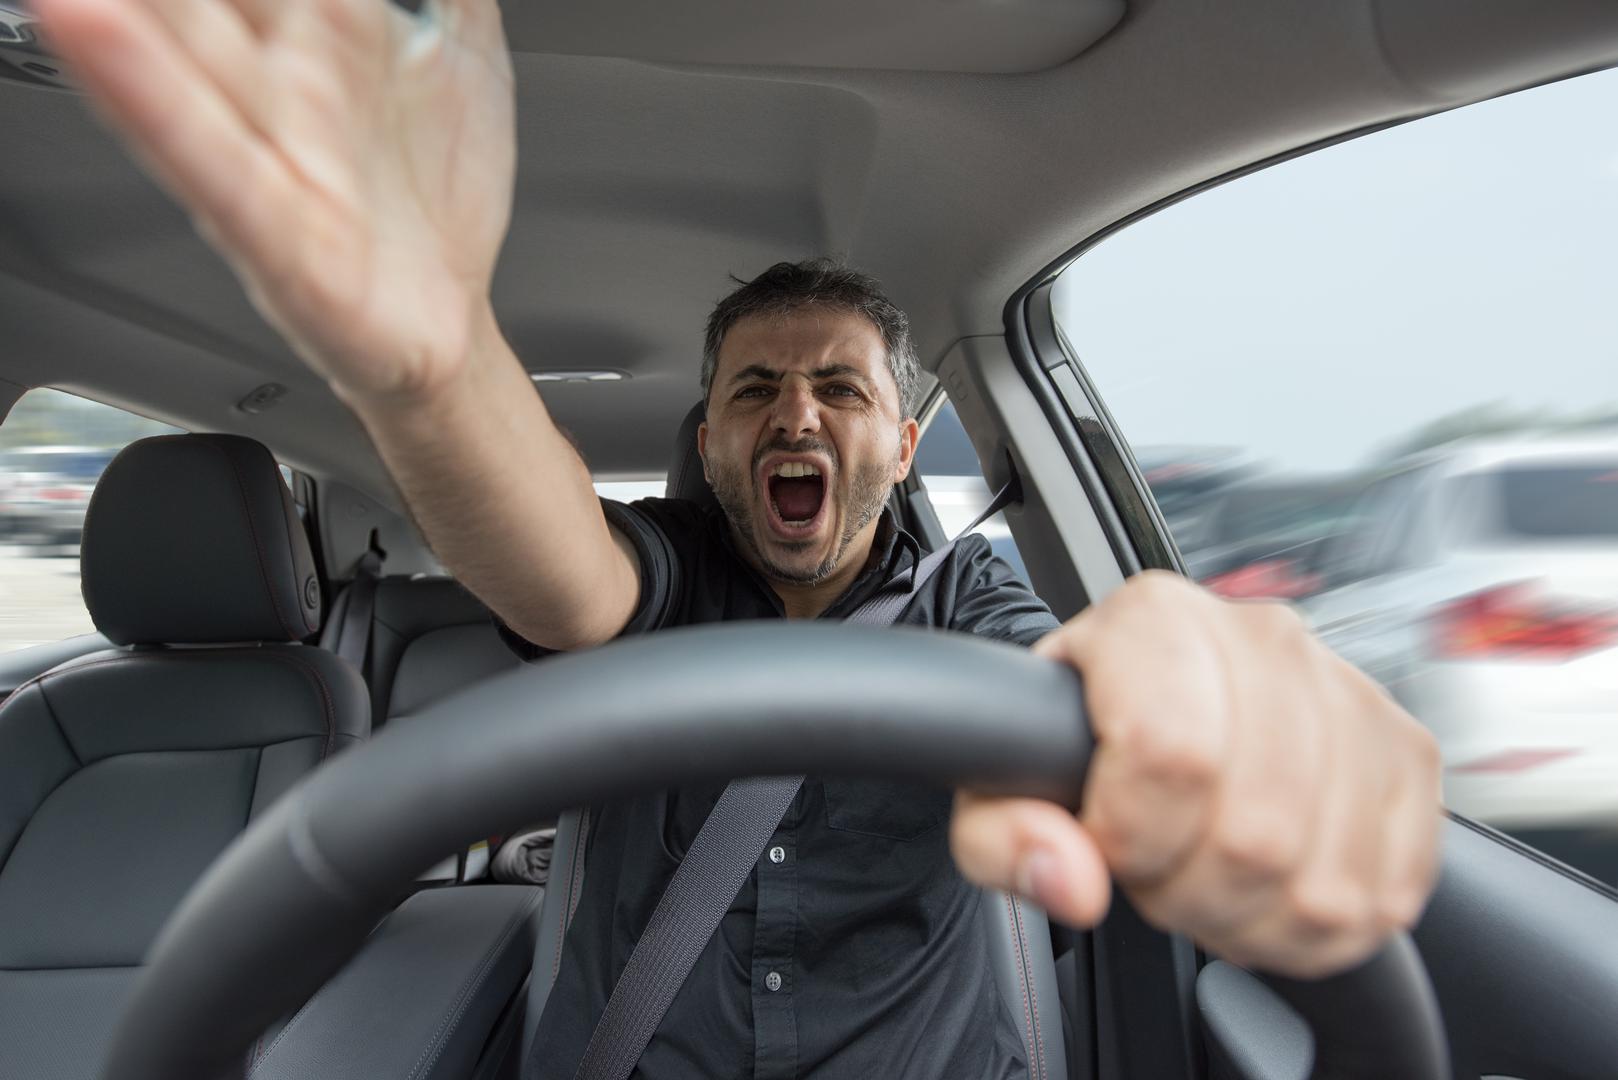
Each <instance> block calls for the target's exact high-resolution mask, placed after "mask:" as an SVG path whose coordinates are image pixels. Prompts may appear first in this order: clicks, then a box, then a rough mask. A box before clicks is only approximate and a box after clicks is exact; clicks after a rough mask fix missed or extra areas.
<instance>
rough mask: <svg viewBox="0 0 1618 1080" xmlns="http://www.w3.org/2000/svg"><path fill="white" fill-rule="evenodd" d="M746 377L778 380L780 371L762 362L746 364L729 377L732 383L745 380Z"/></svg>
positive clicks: (768, 380) (771, 380)
mask: <svg viewBox="0 0 1618 1080" xmlns="http://www.w3.org/2000/svg"><path fill="white" fill-rule="evenodd" d="M748 379H763V380H764V381H765V382H780V381H781V373H780V372H779V371H776V370H775V369H774V368H767V367H765V366H764V365H763V364H748V365H747V366H746V367H744V368H742V369H741V370H740V371H738V372H737V373H736V374H734V375H732V376H731V377H730V381H731V382H733V383H739V382H745V381H746V380H748Z"/></svg>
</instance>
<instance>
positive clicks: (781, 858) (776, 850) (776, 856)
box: [770, 845, 787, 864]
mask: <svg viewBox="0 0 1618 1080" xmlns="http://www.w3.org/2000/svg"><path fill="white" fill-rule="evenodd" d="M770 861H771V862H772V863H777V864H779V863H784V862H786V861H787V849H786V848H784V847H780V846H779V845H778V846H776V847H772V848H771V849H770Z"/></svg>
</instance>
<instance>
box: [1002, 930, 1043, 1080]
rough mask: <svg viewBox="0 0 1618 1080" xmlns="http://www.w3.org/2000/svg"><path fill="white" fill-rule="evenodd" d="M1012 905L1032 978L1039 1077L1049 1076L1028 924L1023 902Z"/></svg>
mask: <svg viewBox="0 0 1618 1080" xmlns="http://www.w3.org/2000/svg"><path fill="white" fill-rule="evenodd" d="M1011 903H1012V908H1013V910H1014V911H1015V912H1016V916H1017V941H1018V943H1019V945H1020V947H1021V949H1022V955H1023V966H1024V970H1025V971H1026V972H1027V973H1028V974H1029V976H1030V978H1029V984H1028V985H1029V993H1028V999H1029V1001H1031V1002H1033V1010H1034V1046H1035V1048H1036V1050H1037V1052H1038V1054H1039V1072H1038V1074H1037V1076H1049V1075H1050V1072H1049V1069H1048V1067H1047V1065H1046V1064H1045V1035H1044V1032H1043V1031H1041V1029H1040V1025H1039V1002H1037V1001H1034V1000H1033V997H1034V994H1033V980H1032V975H1033V970H1034V965H1033V962H1032V961H1031V960H1029V958H1028V924H1027V923H1025V922H1023V917H1022V916H1023V912H1022V901H1021V900H1013V901H1012V902H1011ZM1036 1080H1037V1077H1036Z"/></svg>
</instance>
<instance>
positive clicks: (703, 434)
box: [697, 420, 713, 484]
mask: <svg viewBox="0 0 1618 1080" xmlns="http://www.w3.org/2000/svg"><path fill="white" fill-rule="evenodd" d="M697 457H699V458H701V459H702V478H703V479H704V480H707V481H708V482H709V483H710V484H711V483H713V480H712V478H711V477H709V475H708V421H706V420H704V421H702V422H701V423H700V424H698V425H697Z"/></svg>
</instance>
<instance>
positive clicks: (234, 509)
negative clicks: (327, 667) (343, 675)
mask: <svg viewBox="0 0 1618 1080" xmlns="http://www.w3.org/2000/svg"><path fill="white" fill-rule="evenodd" d="M79 561H80V565H81V575H80V582H81V588H82V589H83V591H84V606H85V607H86V608H87V609H89V612H90V617H91V619H93V620H94V621H95V624H96V629H97V630H100V631H101V632H102V633H103V634H105V635H107V637H108V638H110V639H112V640H113V641H115V642H117V643H118V644H120V645H134V644H158V643H174V644H198V645H200V644H208V643H217V642H227V641H296V640H298V639H300V638H304V637H307V636H309V635H310V634H312V633H314V632H315V630H316V629H317V628H318V627H319V625H320V584H319V581H318V580H317V579H316V577H315V564H314V559H313V557H312V556H311V555H310V551H309V541H308V539H307V538H306V536H305V534H304V531H303V525H302V523H301V522H299V520H298V516H297V511H296V510H294V509H293V506H292V493H291V492H289V491H288V490H287V486H286V484H284V483H282V481H281V473H280V470H279V469H277V467H276V464H275V458H273V457H271V456H270V452H269V450H268V449H266V448H265V447H264V446H263V444H261V443H258V442H255V441H253V440H252V439H246V438H242V437H241V436H239V435H159V436H156V437H154V438H150V439H141V440H139V441H138V442H134V443H131V444H129V446H127V447H125V448H124V450H123V452H122V453H120V454H119V455H118V456H117V457H115V458H113V459H112V464H110V465H108V466H107V470H106V472H104V473H102V475H101V480H100V482H99V483H98V484H96V489H95V494H94V495H92V496H91V498H90V507H89V510H88V511H87V512H86V514H85V518H84V540H83V544H82V546H81V547H80V555H79Z"/></svg>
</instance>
